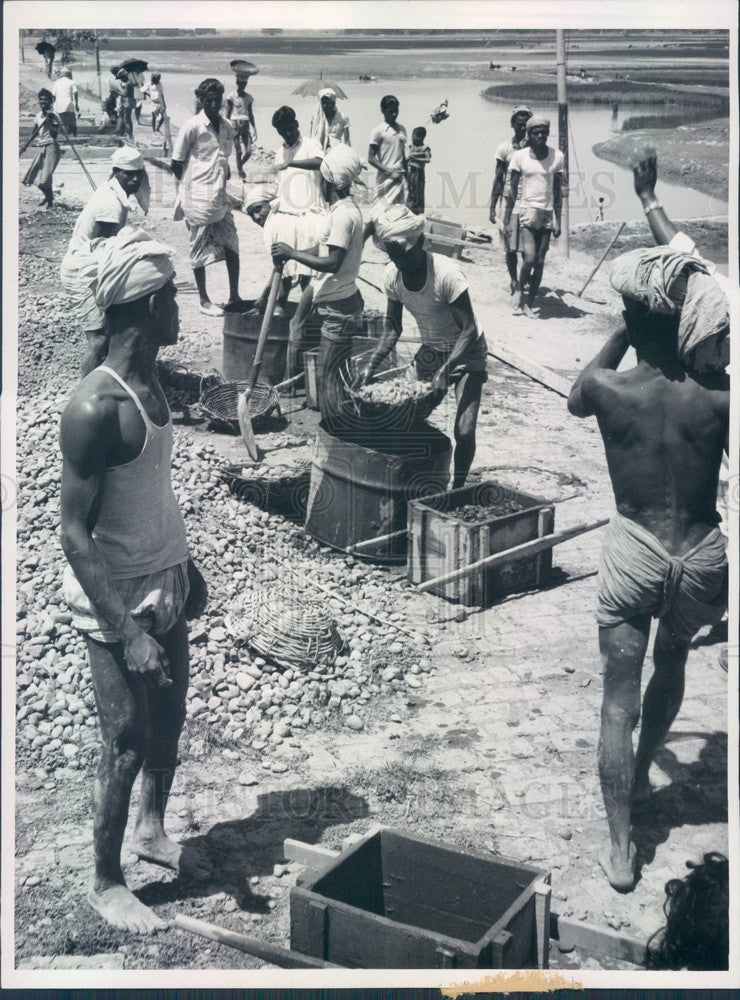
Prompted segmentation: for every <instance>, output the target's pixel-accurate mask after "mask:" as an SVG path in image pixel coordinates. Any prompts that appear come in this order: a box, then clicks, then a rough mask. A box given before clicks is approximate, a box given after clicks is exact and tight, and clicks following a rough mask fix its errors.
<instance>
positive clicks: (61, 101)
mask: <svg viewBox="0 0 740 1000" xmlns="http://www.w3.org/2000/svg"><path fill="white" fill-rule="evenodd" d="M52 93H53V94H54V110H55V111H56V113H57V114H60V113H61V112H64V111H74V110H75V102H74V96H75V94H76V93H77V84H76V83H75V82H74V80H72V79H71V77H68V76H60V77H59V79H58V80H56V81H55V82H54V86H53V87H52Z"/></svg>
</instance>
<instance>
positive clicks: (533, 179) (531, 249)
mask: <svg viewBox="0 0 740 1000" xmlns="http://www.w3.org/2000/svg"><path fill="white" fill-rule="evenodd" d="M526 127H527V140H528V143H529V145H528V146H526V147H525V148H523V149H518V150H516V152H515V153H514V154H513V155H512V157H511V160H510V162H509V191H508V194H506V195H505V201H506V208H505V209H504V229H505V230H507V231H508V237H507V238H508V240H509V245H511V241H512V238H513V227H512V214H513V211H514V205H515V204H516V203H517V200H518V202H519V215H518V231H519V249H520V250H521V252H522V254H523V260H522V267H521V271H520V272H519V281H518V299H517V304H516V306H515V308H514V315H522V314H523V315H525V316H529V317H530V318H533V317H534V313H533V312H532V306H533V305H534V300H535V297H536V295H537V292H538V291H539V289H540V284H541V283H542V273H543V271H544V268H545V257H546V256H547V251H548V249H549V247H550V237H551V236H553V237H554V238H555V239H557V238H558V236H560V213H561V209H562V205H563V201H562V194H563V176H564V171H565V158H564V156H563V154H562V153H561V151H560V150H559V149H552V148H550V147H549V146H548V145H547V139H548V136H549V135H550V121H549V119H547V118H541V117H540V116H539V115H534V116H532V117H531V118H530V119H529V120H528V121H527V126H526Z"/></svg>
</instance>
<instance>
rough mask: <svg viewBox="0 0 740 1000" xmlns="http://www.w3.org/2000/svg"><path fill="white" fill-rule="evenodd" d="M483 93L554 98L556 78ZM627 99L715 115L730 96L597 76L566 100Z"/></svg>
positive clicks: (572, 90)
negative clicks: (597, 77) (700, 110)
mask: <svg viewBox="0 0 740 1000" xmlns="http://www.w3.org/2000/svg"><path fill="white" fill-rule="evenodd" d="M483 96H484V97H486V98H487V99H488V100H491V101H502V100H503V101H512V100H522V101H532V102H534V103H539V102H543V101H550V102H552V101H555V100H557V90H556V84H555V79H554V76H553V80H552V82H551V83H549V82H548V83H545V82H536V83H532V82H528V81H527V80H518V81H517V82H516V83H510V84H495V85H493V86H491V87H487V88H486V90H484V91H483ZM620 100H622V101H629V103H630V104H665V105H667V106H672V107H690V108H694V107H702V108H706V109H708V110H710V111H711V112H712V113H713V114H714V115H720V114H729V99H728V98H727V97H724V96H723V95H722V94H714V93H710V92H698V91H677V90H675V89H672V88H671V87H669V86H668V85H666V86H660V85H657V86H656V85H655V84H653V85H649V84H647V83H642V82H639V83H637V82H633V81H631V80H617V79H611V80H598V81H595V82H594V83H578V84H574V85H570V86H569V87H568V102H569V103H573V104H611V103H612V102H613V101H620Z"/></svg>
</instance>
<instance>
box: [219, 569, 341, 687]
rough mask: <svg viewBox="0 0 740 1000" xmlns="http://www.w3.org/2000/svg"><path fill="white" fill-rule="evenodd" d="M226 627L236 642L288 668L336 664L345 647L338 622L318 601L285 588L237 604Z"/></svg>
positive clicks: (233, 606)
mask: <svg viewBox="0 0 740 1000" xmlns="http://www.w3.org/2000/svg"><path fill="white" fill-rule="evenodd" d="M226 626H227V628H228V629H229V631H230V632H231V634H232V635H233V637H234V638H235V639H240V640H241V641H242V642H246V643H247V645H248V646H249V648H250V649H251V650H252V651H253V652H254V653H256V654H257V655H258V656H262V657H264V659H266V660H270V661H271V662H272V663H275V664H276V665H277V666H279V667H283V668H284V669H288V668H301V669H309V670H310V669H312V668H313V667H315V666H317V665H318V664H319V663H325V664H332V663H333V662H334V660H335V659H336V658H337V656H338V655H339V652H340V651H341V650H342V649H343V648H344V640H343V638H342V636H341V634H340V632H339V630H338V628H337V626H336V623H335V622H334V620H333V619H332V618H331V616H330V615H328V614H327V613H326V612H325V611H324V610H323V608H322V607H321V605H320V604H319V603H318V602H316V601H311V600H310V599H307V598H306V595H305V593H302V592H298V591H295V590H291V589H287V588H282V587H275V588H273V589H271V590H268V591H260V592H259V593H257V594H255V595H252V596H250V597H247V598H242V599H241V600H239V601H237V602H236V603H235V604H234V605H232V607H231V609H230V611H229V613H228V615H227V616H226Z"/></svg>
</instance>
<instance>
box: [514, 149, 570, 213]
mask: <svg viewBox="0 0 740 1000" xmlns="http://www.w3.org/2000/svg"><path fill="white" fill-rule="evenodd" d="M564 170H565V157H564V156H563V154H562V152H561V151H560V150H559V149H553V148H552V147H549V148H548V151H547V156H546V157H545V158H544V159H543V160H538V159H537V157H536V156H535V155H534V153H533V152H532V150H531V148H530V147H529V146H527V147H526V149H517V150H516V151H515V152H514V154H513V155H512V157H511V160H510V162H509V175H511V174H513V173H514V171H517V172H518V173H520V174H521V178H520V179H519V192H518V194H519V197H518V202H519V209H520V210H521V209H523V208H541V209H543V210H544V211H546V212H550V211H552V209H553V207H554V201H555V199H554V194H553V192H554V183H555V174H562V173H563V171H564Z"/></svg>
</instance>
